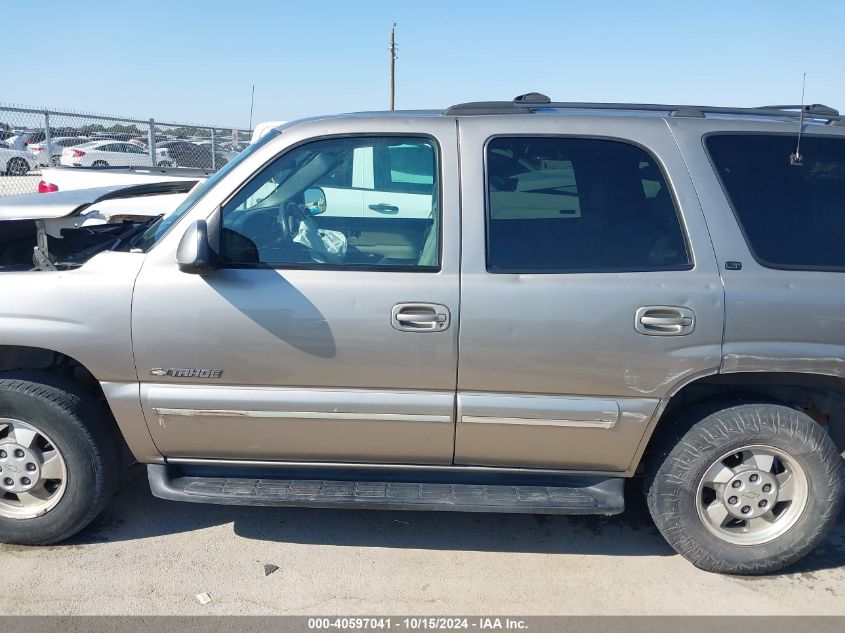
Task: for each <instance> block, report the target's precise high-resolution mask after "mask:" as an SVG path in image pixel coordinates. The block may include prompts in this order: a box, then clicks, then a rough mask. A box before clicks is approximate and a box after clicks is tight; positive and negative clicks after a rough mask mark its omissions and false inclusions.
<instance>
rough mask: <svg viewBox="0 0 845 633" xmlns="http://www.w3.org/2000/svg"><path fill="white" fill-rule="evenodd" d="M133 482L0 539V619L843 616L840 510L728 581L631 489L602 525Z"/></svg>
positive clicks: (844, 526)
mask: <svg viewBox="0 0 845 633" xmlns="http://www.w3.org/2000/svg"><path fill="white" fill-rule="evenodd" d="M145 475H146V473H145V471H144V469H143V468H142V467H135V469H134V470H133V474H132V477H131V479H130V481H129V483H128V484H127V485H126V487H125V488H124V489H123V490H122V492H121V493H119V494H118V496H117V497H116V498H115V499H114V500H113V502H112V503H111V505H110V506H109V507H108V508H107V509H106V511H105V512H104V513H103V515H102V516H101V517H100V518H99V519H98V520H97V521H95V523H94V524H93V525H91V526H90V527H89V528H88V529H87V530H85V531H84V532H83V533H81V534H80V535H78V536H77V537H75V538H74V539H73V540H72V541H70V542H68V543H66V544H63V545H59V546H54V547H42V548H28V547H19V546H11V545H3V546H0V563H2V564H0V569H2V573H0V614H31V613H40V614H59V615H70V614H121V615H122V614H178V615H189V614H217V615H224V614H225V615H232V614H256V615H258V614H262V615H263V614H291V615H304V614H331V615H338V614H342V615H350V614H370V615H374V614H381V615H405V614H441V615H442V614H465V615H483V614H491V613H494V614H514V615H531V614H711V615H729V614H810V613H813V614H826V615H833V614H837V615H843V614H845V599H843V598H845V517H843V518H841V519H840V520H839V523H838V524H837V527H836V529H835V531H834V533H833V534H832V536H831V538H830V539H829V541H828V542H827V543H825V544H824V545H822V547H821V548H820V549H819V550H818V551H816V552H815V553H814V554H812V555H811V556H810V557H809V558H807V559H805V560H804V561H802V562H800V563H799V564H798V565H797V566H796V567H794V568H793V569H791V570H789V572H788V573H785V574H782V575H776V576H770V577H764V578H740V577H730V576H718V575H715V574H708V573H705V572H701V571H698V570H697V569H695V568H694V567H692V566H691V565H690V564H689V563H687V562H686V561H684V560H683V559H682V558H681V557H680V556H677V555H676V554H675V553H674V552H673V551H672V550H671V549H670V548H669V547H668V546H667V545H666V544H665V542H664V541H663V540H662V538H661V537H660V535H659V534H658V533H657V531H656V530H655V529H654V527H653V526H652V525H651V522H650V520H649V518H648V516H647V513H646V510H645V508H644V504H643V503H642V502H641V501H640V500H639V499H640V497H639V495H637V494H636V493H635V491H633V490H632V491H629V496H628V499H629V508H628V510H627V511H626V512H625V514H623V515H621V516H618V517H610V518H598V517H544V516H530V515H494V514H460V513H433V512H420V513H417V512H376V511H363V510H316V509H315V510H310V509H286V508H244V507H227V506H203V505H194V504H185V503H175V502H170V501H162V500H159V499H155V498H153V497H152V496H151V495H150V493H149V489H148V487H147V483H146V476H145ZM632 493H633V494H632ZM265 565H273V566H277V567H278V570H276V571H274V572H272V573H270V574H269V575H265ZM270 569H272V568H270ZM203 592H207V593H208V594H209V596H210V597H211V602H210V603H208V604H206V605H202V604H200V603H199V601H198V600H197V599H196V595H197V594H199V593H203Z"/></svg>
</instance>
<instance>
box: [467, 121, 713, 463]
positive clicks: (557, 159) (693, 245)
mask: <svg viewBox="0 0 845 633" xmlns="http://www.w3.org/2000/svg"><path fill="white" fill-rule="evenodd" d="M459 136H460V147H461V149H462V153H461V165H462V174H463V182H462V210H463V216H462V221H463V234H462V235H463V240H462V275H461V278H462V281H461V340H460V367H459V373H458V421H457V431H456V447H455V462H456V463H458V464H479V465H495V466H530V467H553V468H571V469H589V470H603V471H625V470H626V469H628V468H629V466H630V464H631V463H632V460H633V458H634V456H635V454H636V452H637V449H638V446H639V445H640V442H641V441H642V439H643V437H644V434H645V432H646V430H647V428H648V425H649V421H650V420H651V418H652V415H653V414H654V412H655V411H656V409H657V407H658V404H659V403H660V401H661V399H663V398H666V397H668V396H669V395H670V394H671V393H672V392H673V390H674V389H676V388H678V387H679V386H680V385H682V384H684V383H685V382H686V381H689V380H692V379H693V378H695V377H697V376H701V375H705V374H708V373H715V372H716V371H717V370H718V367H719V361H720V349H721V339H722V325H723V309H724V308H723V289H722V285H721V283H720V279H719V275H718V272H717V269H716V265H715V260H714V254H713V248H712V245H711V243H710V240H709V237H708V233H707V228H706V226H705V223H704V219H703V215H702V212H701V209H700V207H699V204H698V201H697V198H696V195H695V191H694V190H693V187H692V184H691V181H690V178H689V175H688V173H687V171H686V168H685V166H684V163H683V161H682V160H681V157H680V155H679V152H678V149H677V148H676V146H675V144H674V142H673V139H672V136H671V134H670V132H669V130H668V129H667V127H666V125H665V122H664V121H662V120H661V119H658V118H654V117H648V118H646V117H624V118H622V117H615V118H612V117H587V116H544V115H537V116H532V117H507V116H502V117H489V116H488V117H475V118H473V117H465V118H462V119H460V132H459Z"/></svg>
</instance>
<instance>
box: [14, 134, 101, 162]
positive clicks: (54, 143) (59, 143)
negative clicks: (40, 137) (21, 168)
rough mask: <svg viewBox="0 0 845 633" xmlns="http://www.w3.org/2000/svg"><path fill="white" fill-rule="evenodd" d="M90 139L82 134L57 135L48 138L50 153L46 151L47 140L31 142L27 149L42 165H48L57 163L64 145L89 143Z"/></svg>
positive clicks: (73, 145) (72, 145)
mask: <svg viewBox="0 0 845 633" xmlns="http://www.w3.org/2000/svg"><path fill="white" fill-rule="evenodd" d="M90 142H91V139H89V138H85V137H84V136H59V137H57V138H53V139H50V155H49V156H48V152H47V141H41V142H40V143H33V144H32V145H30V146H29V151H30V152H32V154H33V156H35V160H36V161H38V164H39V165H41V166H42V167H49V166H50V165H58V164H59V159H60V158H61V155H62V151H63V150H64V148H65V147H75V146H77V145H82V144H83V143H90Z"/></svg>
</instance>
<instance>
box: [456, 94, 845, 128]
mask: <svg viewBox="0 0 845 633" xmlns="http://www.w3.org/2000/svg"><path fill="white" fill-rule="evenodd" d="M545 109H553V110H566V109H570V110H574V109H578V110H639V111H644V112H666V113H668V115H669V116H672V117H696V118H702V117H704V116H705V115H706V114H738V115H746V116H773V117H797V116H799V115H800V113H801V112H800V111H801V109H802V106H800V105H799V106H796V105H785V106H763V107H759V108H735V107H724V106H701V105H670V104H660V103H588V102H577V101H564V102H560V101H552V100H551V99H549V97H547V96H546V95H544V94H542V93H539V92H529V93H527V94H524V95H520V96H518V97H516V98H515V99H514V100H513V101H475V102H471V103H459V104H457V105H453V106H451V107H449V108H446V109H445V110H444V111H443V114H445V115H478V114H526V113H531V112H536V111H538V110H545ZM803 109H804V115H805V116H810V117H813V118H817V119H824V120H827V121H828V122H835V121H841V120H842V117H841V116H840V114H839V112H838V111H837V110H835V109H834V108H831V107H829V106H826V105H822V104H818V103H815V104H812V105H805V106H803Z"/></svg>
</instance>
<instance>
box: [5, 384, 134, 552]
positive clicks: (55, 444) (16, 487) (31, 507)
mask: <svg viewBox="0 0 845 633" xmlns="http://www.w3.org/2000/svg"><path fill="white" fill-rule="evenodd" d="M120 454H121V452H120V441H119V437H118V435H117V432H116V431H115V430H114V427H113V425H112V424H111V420H109V419H108V417H107V414H106V412H105V411H104V410H103V408H102V407H101V406H100V405H99V404H98V403H96V402H94V401H93V400H92V399H91V398H90V396H88V394H86V393H85V392H84V391H82V390H81V389H80V388H79V387H78V386H77V385H76V384H75V383H71V382H67V381H64V380H62V379H61V378H59V377H57V376H54V375H52V374H49V373H45V372H26V373H24V372H9V373H6V374H0V542H2V543H18V544H24V545H44V544H50V543H56V542H58V541H62V540H64V539H66V538H68V537H70V536H72V535H73V534H75V533H76V532H78V531H79V530H81V529H82V528H84V527H85V526H86V525H88V523H90V522H91V521H92V520H93V519H94V517H96V516H97V514H98V513H99V512H100V510H102V508H103V506H105V504H106V502H107V501H108V500H109V498H110V497H111V495H112V493H113V492H114V491H115V489H116V486H117V482H118V477H119V472H120V470H119V469H120Z"/></svg>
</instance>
